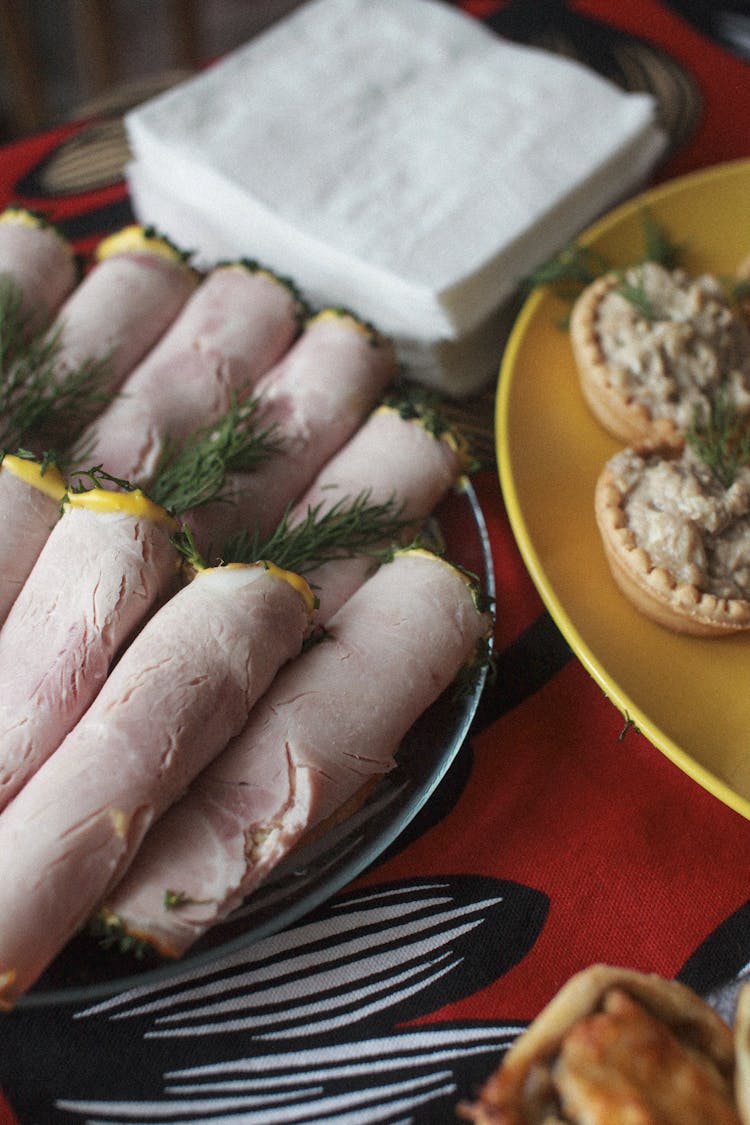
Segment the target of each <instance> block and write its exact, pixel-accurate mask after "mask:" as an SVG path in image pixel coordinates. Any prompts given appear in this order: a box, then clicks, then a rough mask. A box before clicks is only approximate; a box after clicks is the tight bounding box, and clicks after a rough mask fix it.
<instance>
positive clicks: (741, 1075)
mask: <svg viewBox="0 0 750 1125" xmlns="http://www.w3.org/2000/svg"><path fill="white" fill-rule="evenodd" d="M734 1052H735V1066H736V1073H735V1090H736V1098H737V1108H738V1109H739V1111H740V1117H741V1119H742V1122H743V1125H750V984H744V985H743V986H742V988H741V989H740V993H739V997H738V1000H737V1010H736V1012H735V1016H734Z"/></svg>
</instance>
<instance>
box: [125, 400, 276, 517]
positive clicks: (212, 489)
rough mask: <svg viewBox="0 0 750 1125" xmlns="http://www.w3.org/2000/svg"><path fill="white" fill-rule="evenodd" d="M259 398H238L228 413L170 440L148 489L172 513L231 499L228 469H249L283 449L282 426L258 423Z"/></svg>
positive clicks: (176, 513) (156, 501) (151, 495)
mask: <svg viewBox="0 0 750 1125" xmlns="http://www.w3.org/2000/svg"><path fill="white" fill-rule="evenodd" d="M259 406H260V400H259V399H257V398H251V399H246V400H245V401H244V402H238V401H237V399H236V398H235V399H234V400H233V401H232V404H231V406H230V407H229V410H228V411H227V412H226V414H224V415H223V417H221V418H219V419H218V420H217V421H215V422H211V423H209V424H208V425H207V426H204V427H202V428H201V429H199V430H197V431H196V432H195V433H194V434H192V435H191V436H190V437H189V438H188V439H187V440H186V441H185V442H183V443H181V444H177V443H175V442H167V443H166V445H165V449H164V452H163V454H162V456H161V458H160V460H159V465H158V467H157V470H156V473H155V475H154V478H153V480H152V482H151V484H150V485H149V486H148V489H147V491H148V495H149V496H150V498H151V499H152V500H153V501H154V502H155V503H157V504H161V506H162V507H163V508H166V509H167V511H169V512H172V514H173V515H180V514H181V513H183V512H187V511H189V510H190V509H192V508H197V507H200V506H201V505H204V504H208V503H212V502H214V501H219V500H225V499H227V496H226V492H225V486H226V481H227V475H228V474H229V473H249V472H252V471H253V470H254V469H257V467H258V465H260V464H261V462H262V461H264V460H265V459H266V458H267V457H269V456H271V455H272V454H275V453H278V452H279V451H280V450H281V444H282V443H281V440H280V439H279V437H278V436H277V427H276V426H275V425H270V426H267V427H265V428H261V427H259V426H258V425H257V415H258V410H259Z"/></svg>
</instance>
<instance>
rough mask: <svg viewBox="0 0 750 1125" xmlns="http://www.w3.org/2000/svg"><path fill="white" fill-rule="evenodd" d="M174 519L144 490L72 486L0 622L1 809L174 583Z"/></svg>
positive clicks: (59, 737) (83, 707)
mask: <svg viewBox="0 0 750 1125" xmlns="http://www.w3.org/2000/svg"><path fill="white" fill-rule="evenodd" d="M4 475H5V473H4V472H3V473H2V474H0V477H2V476H4ZM177 526H178V525H177V523H176V521H175V520H174V519H172V517H171V516H170V515H169V514H168V513H167V512H166V511H165V510H164V509H163V508H160V507H159V506H158V505H156V504H153V503H152V502H151V501H150V500H148V499H147V498H146V497H145V496H144V495H143V494H142V493H140V492H127V493H119V492H118V493H114V492H108V491H105V490H103V489H92V490H90V491H89V492H83V493H71V494H70V495H69V496H68V499H67V502H66V503H65V505H64V511H63V514H62V515H61V517H60V518H59V520H58V521H57V523H56V524H55V527H54V529H53V530H52V532H51V533H50V535H49V536H48V538H47V540H46V542H45V544H44V546H43V547H42V550H41V552H40V554H39V557H38V559H37V561H36V563H35V565H34V566H33V568H32V570H31V572H30V574H29V576H28V578H27V579H26V582H25V583H24V585H23V586H22V588H21V590H20V591H19V593H18V596H17V597H16V599H15V601H14V603H13V606H12V608H11V609H10V612H9V613H8V616H7V617H6V619H5V623H4V624H3V627H2V629H0V809H3V808H4V807H5V806H6V805H7V804H8V802H9V801H10V800H11V798H13V797H14V796H15V795H16V793H18V792H19V790H20V789H21V788H22V786H23V785H24V784H25V783H26V782H27V781H28V779H29V778H30V777H31V776H32V775H33V774H34V773H35V772H36V771H37V770H38V769H39V767H40V766H41V765H42V763H43V762H44V761H45V760H46V759H47V758H48V757H49V756H50V754H52V753H53V751H54V750H56V749H57V747H58V746H59V745H60V743H61V742H62V740H63V739H64V737H65V735H66V734H67V733H68V731H69V730H71V729H72V727H73V726H74V725H75V723H76V722H77V721H78V719H79V718H80V717H81V715H82V714H83V712H84V711H85V710H86V708H87V707H88V705H89V704H90V703H91V700H92V699H93V698H94V696H95V695H96V694H97V692H98V691H99V689H100V688H101V686H102V684H103V683H104V681H105V679H106V677H107V674H108V672H109V668H110V665H111V663H112V661H113V659H114V657H115V655H116V654H117V652H118V650H119V649H120V647H121V646H122V644H123V643H124V642H125V641H126V640H127V638H128V637H129V636H130V635H131V633H132V632H133V630H134V629H135V628H136V627H137V626H138V625H139V624H140V623H141V621H142V620H143V619H144V618H145V616H146V615H147V613H148V612H149V611H150V610H151V609H152V608H153V607H154V606H155V605H156V604H157V603H158V602H159V601H160V600H161V599H162V598H164V597H166V596H167V595H168V593H170V592H172V589H173V583H175V581H176V576H177V573H178V565H179V563H178V559H179V556H178V554H177V552H176V551H175V549H174V547H173V545H172V543H171V541H170V537H171V535H172V534H173V533H174V532H175V531H176V530H177Z"/></svg>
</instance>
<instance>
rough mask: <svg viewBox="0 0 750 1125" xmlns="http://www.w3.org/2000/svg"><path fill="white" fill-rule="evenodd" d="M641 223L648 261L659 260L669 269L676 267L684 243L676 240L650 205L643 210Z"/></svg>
mask: <svg viewBox="0 0 750 1125" xmlns="http://www.w3.org/2000/svg"><path fill="white" fill-rule="evenodd" d="M641 223H642V224H643V237H644V241H645V244H646V245H645V250H646V261H647V262H658V263H659V264H660V265H662V266H664V268H665V269H668V270H672V269H674V268H675V267H676V266H677V265H678V264H679V261H680V257H681V255H682V250H683V247H684V243H682V242H674V241H673V240H672V239H671V238H670V236H669V235H668V233H667V232H666V230H665V229H664V227H663V226H662V225H661V223H659V222H658V221H657V220H656V219H655V218H654V216H653V214H652V213H651V211H649V209H648V207H644V208H643V210H642V211H641Z"/></svg>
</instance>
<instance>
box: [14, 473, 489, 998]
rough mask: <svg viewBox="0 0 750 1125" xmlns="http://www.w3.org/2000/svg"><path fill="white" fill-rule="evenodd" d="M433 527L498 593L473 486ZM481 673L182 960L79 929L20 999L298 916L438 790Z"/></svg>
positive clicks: (132, 971)
mask: <svg viewBox="0 0 750 1125" xmlns="http://www.w3.org/2000/svg"><path fill="white" fill-rule="evenodd" d="M433 523H434V525H435V528H436V530H437V533H438V534H439V535H440V537H441V538H442V540H443V542H444V544H445V548H446V551H447V553H448V557H449V558H451V559H452V560H454V561H455V562H458V563H460V564H461V565H462V566H464V567H466V568H467V569H468V570H470V571H471V572H472V573H473V574H475V575H476V576H477V577H478V579H479V580H480V582H481V584H482V588H483V590H484V591H485V592H486V593H487V595H488V596H489V597H491V598H493V597H494V576H493V570H492V557H491V553H490V545H489V538H488V535H487V529H486V526H485V523H484V517H483V515H482V511H481V508H480V506H479V502H478V500H477V497H476V493H475V492H474V489H473V488H472V486H471V484H470V483H468V482H464V484H463V486H462V487H461V488H460V489H457V490H456V491H453V492H451V493H449V494H448V496H446V498H445V499H444V500H443V502H442V503H441V505H440V507H439V508H438V509H437V511H436V513H435V515H434V517H433ZM485 679H486V673H482V675H481V676H480V677H479V678H478V680H477V683H476V684H475V685H474V687H473V689H472V691H471V692H470V693H469V694H467V695H466V697H464V698H462V699H461V700H459V701H456V700H454V699H453V698H452V693H451V692H450V690H449V691H447V692H446V693H445V694H444V696H442V697H441V698H440V699H438V700H437V701H436V702H435V703H434V704H433V705H432V707H430V708H429V710H428V711H426V712H425V713H424V715H422V717H421V718H420V719H419V720H418V722H417V723H415V725H414V726H413V727H412V729H411V730H410V731H409V733H408V735H407V736H406V738H405V739H404V740H403V742H402V744H401V746H400V748H399V751H398V754H397V764H396V768H395V769H394V770H392V771H391V772H390V773H389V774H387V775H386V776H385V777H384V778H383V779H382V781H380V783H379V784H378V785H377V786H376V788H375V789H374V790H373V792H372V794H371V796H370V797H369V799H368V800H367V801H366V802H365V804H363V805H362V807H361V808H360V809H359V810H358V811H357V812H356V813H355V814H353V815H352V816H351V817H349V818H348V819H347V820H345V821H343V822H342V823H341V824H339V825H338V826H337V827H336V828H335V829H333V830H331V831H330V832H328V833H327V834H326V835H324V836H323V837H322V838H321V839H320V840H318V841H317V842H316V843H313V844H310V845H309V846H307V847H302V848H299V849H297V850H296V851H295V852H294V853H293V854H291V855H290V856H289V857H288V858H287V860H285V861H284V862H283V863H282V864H280V865H279V866H278V867H277V868H276V869H275V871H274V872H273V873H272V875H271V876H270V878H269V879H268V880H267V881H266V883H265V884H264V885H263V886H262V887H261V888H259V889H258V890H257V891H256V892H255V893H254V894H253V895H251V896H250V897H249V898H248V899H247V901H246V902H245V903H244V904H243V906H242V907H240V908H239V909H238V910H237V911H236V912H235V913H234V914H233V915H232V916H231V917H230V918H229V919H227V920H226V921H225V922H224V923H223V924H221V925H219V926H216V927H215V928H214V929H213V930H211V931H210V932H209V933H208V934H207V935H206V936H205V937H204V938H203V939H202V940H201V941H200V942H199V943H197V944H196V945H195V946H194V947H193V949H192V950H191V951H190V952H189V953H188V954H187V955H186V956H185V957H183V958H182V959H181V960H179V961H170V962H164V961H157V960H156V958H154V960H149V961H138V960H136V959H135V958H133V957H130V956H129V955H124V954H121V953H118V952H116V951H113V950H104V949H102V948H101V947H100V946H99V945H98V944H97V943H96V941H95V940H94V939H93V938H90V937H88V936H86V935H80V936H78V937H76V938H75V939H74V940H73V941H71V942H70V943H69V945H68V946H67V947H66V949H65V950H64V951H63V952H62V953H61V954H60V956H59V957H58V958H57V959H56V960H55V961H54V963H53V964H52V965H51V966H50V967H49V968H48V969H47V971H46V972H45V973H44V975H43V976H42V977H41V978H40V979H39V980H38V981H37V983H36V985H35V987H34V988H33V989H31V990H30V992H29V993H28V994H27V995H26V996H24V997H22V998H21V999H20V1000H19V1001H18V1004H17V1007H18V1008H22V1007H40V1006H43V1005H49V1004H60V1003H75V1004H80V1003H86V1002H90V1001H93V1000H96V999H98V998H101V997H104V996H107V995H110V994H111V993H114V992H120V991H123V990H125V989H127V988H130V987H135V986H136V985H143V984H157V983H160V982H162V981H168V980H169V979H170V978H171V977H175V976H177V975H179V974H182V973H183V972H184V971H185V970H186V969H194V968H196V966H198V965H201V964H205V965H209V964H210V963H211V961H214V960H216V959H217V958H219V957H223V956H225V955H227V954H231V953H233V952H235V951H237V950H239V949H242V948H245V947H246V946H248V945H250V944H252V943H253V942H256V941H259V940H260V939H261V938H264V937H268V936H270V935H271V934H274V933H277V932H278V931H279V930H282V929H284V928H286V927H287V926H290V925H292V924H293V923H295V922H297V921H299V920H300V919H301V918H302V917H304V916H305V915H306V914H309V913H310V912H311V911H312V910H314V909H315V908H316V907H317V906H320V905H321V904H322V903H324V902H325V901H326V900H327V899H329V898H331V896H332V895H334V894H335V893H336V891H338V890H340V889H341V888H342V887H343V886H345V885H346V884H347V883H348V882H350V881H351V880H352V879H354V878H355V877H356V876H357V875H359V874H360V873H361V872H362V871H363V870H364V869H365V868H366V867H368V866H369V865H370V864H372V863H373V862H374V861H375V860H376V859H378V857H379V856H381V855H382V853H383V852H384V851H385V849H386V848H388V847H389V846H390V845H391V844H392V843H393V842H394V841H395V840H396V838H397V837H398V836H399V835H400V834H401V833H402V832H403V831H404V829H405V828H406V827H407V826H408V825H409V823H410V822H411V821H412V820H413V819H414V817H415V816H416V815H417V813H418V812H419V810H420V809H421V808H422V806H423V805H424V804H425V802H426V801H427V799H428V798H429V797H430V795H431V794H432V793H433V791H434V790H435V789H436V787H437V786H438V784H439V783H440V781H441V780H442V778H443V777H444V775H445V773H446V772H447V770H448V768H449V767H450V765H451V763H452V762H453V759H454V758H455V756H456V754H457V753H458V751H459V750H460V748H461V746H462V745H463V743H464V741H465V739H466V737H467V735H468V732H469V728H470V726H471V722H472V720H473V718H474V714H475V712H476V709H477V706H478V703H479V698H480V696H481V693H482V690H483V687H484V683H485Z"/></svg>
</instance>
